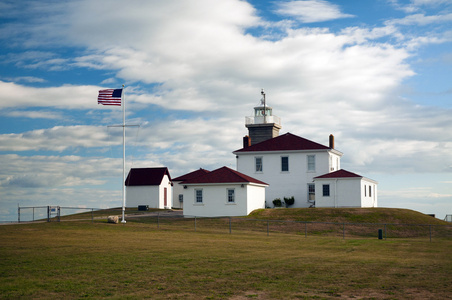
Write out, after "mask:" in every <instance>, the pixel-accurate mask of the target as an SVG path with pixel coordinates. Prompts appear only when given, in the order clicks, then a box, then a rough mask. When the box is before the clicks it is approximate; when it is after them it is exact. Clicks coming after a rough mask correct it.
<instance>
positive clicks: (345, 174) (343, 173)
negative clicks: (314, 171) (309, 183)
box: [314, 169, 362, 179]
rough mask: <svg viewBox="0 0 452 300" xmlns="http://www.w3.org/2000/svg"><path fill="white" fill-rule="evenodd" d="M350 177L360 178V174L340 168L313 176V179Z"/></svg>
mask: <svg viewBox="0 0 452 300" xmlns="http://www.w3.org/2000/svg"><path fill="white" fill-rule="evenodd" d="M352 177H357V178H358V177H359V178H362V176H360V175H358V174H355V173H352V172H349V171H347V170H343V169H341V170H337V171H334V172H331V173H327V174H325V175H321V176H317V177H314V179H317V178H352Z"/></svg>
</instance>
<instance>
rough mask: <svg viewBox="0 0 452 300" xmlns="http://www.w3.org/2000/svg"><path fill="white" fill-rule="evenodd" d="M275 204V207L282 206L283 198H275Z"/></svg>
mask: <svg viewBox="0 0 452 300" xmlns="http://www.w3.org/2000/svg"><path fill="white" fill-rule="evenodd" d="M273 205H274V206H275V207H281V206H282V202H281V199H279V198H276V199H275V200H273Z"/></svg>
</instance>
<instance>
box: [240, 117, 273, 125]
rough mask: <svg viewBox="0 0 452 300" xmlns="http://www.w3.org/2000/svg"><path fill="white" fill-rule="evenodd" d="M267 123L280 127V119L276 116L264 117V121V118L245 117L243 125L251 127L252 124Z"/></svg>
mask: <svg viewBox="0 0 452 300" xmlns="http://www.w3.org/2000/svg"><path fill="white" fill-rule="evenodd" d="M268 123H270V124H271V123H275V124H277V125H281V119H280V118H279V117H278V116H266V117H265V120H264V117H263V116H262V117H261V116H259V117H255V116H251V117H245V125H252V124H268Z"/></svg>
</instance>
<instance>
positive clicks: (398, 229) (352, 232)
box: [128, 214, 452, 241]
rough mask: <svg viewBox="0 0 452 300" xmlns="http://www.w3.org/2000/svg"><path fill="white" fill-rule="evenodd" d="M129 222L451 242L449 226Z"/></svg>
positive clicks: (198, 220)
mask: <svg viewBox="0 0 452 300" xmlns="http://www.w3.org/2000/svg"><path fill="white" fill-rule="evenodd" d="M128 220H129V221H131V222H141V223H148V224H155V225H156V228H157V229H165V230H193V231H196V232H224V233H229V234H232V232H236V233H239V232H242V233H250V232H251V233H255V234H266V235H270V234H281V233H284V234H296V235H301V236H304V237H308V236H335V237H340V238H342V239H345V238H346V237H349V238H376V237H377V238H379V239H385V240H386V239H388V238H428V239H429V240H430V241H432V238H452V225H450V226H449V225H431V224H392V223H345V222H342V223H337V222H308V221H306V222H305V221H287V220H262V219H248V218H240V217H218V218H207V217H196V216H192V217H187V216H185V217H183V216H165V215H164V214H156V215H155V216H142V217H140V216H135V217H133V218H130V217H129V219H128Z"/></svg>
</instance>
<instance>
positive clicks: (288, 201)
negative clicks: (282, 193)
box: [284, 196, 295, 206]
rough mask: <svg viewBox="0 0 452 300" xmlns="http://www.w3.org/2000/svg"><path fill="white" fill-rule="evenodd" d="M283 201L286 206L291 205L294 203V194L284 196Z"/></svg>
mask: <svg viewBox="0 0 452 300" xmlns="http://www.w3.org/2000/svg"><path fill="white" fill-rule="evenodd" d="M284 202H285V203H286V205H287V206H290V205H293V204H294V203H295V198H294V196H292V197H290V198H286V197H284Z"/></svg>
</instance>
